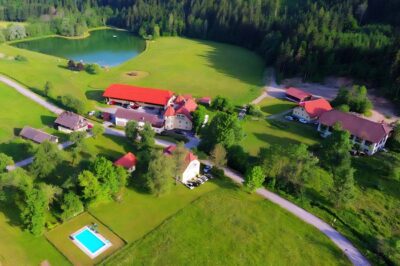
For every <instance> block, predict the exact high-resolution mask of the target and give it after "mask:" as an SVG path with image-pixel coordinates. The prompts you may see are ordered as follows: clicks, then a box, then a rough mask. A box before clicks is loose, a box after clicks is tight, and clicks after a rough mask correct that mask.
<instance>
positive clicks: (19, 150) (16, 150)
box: [0, 138, 33, 161]
mask: <svg viewBox="0 0 400 266" xmlns="http://www.w3.org/2000/svg"><path fill="white" fill-rule="evenodd" d="M32 147H33V144H32V143H30V142H29V141H26V140H23V139H21V138H16V139H13V140H11V141H9V142H6V143H0V152H1V153H5V154H7V155H8V156H11V157H12V158H13V160H14V161H19V160H23V159H26V158H27V157H29V156H31V155H32Z"/></svg>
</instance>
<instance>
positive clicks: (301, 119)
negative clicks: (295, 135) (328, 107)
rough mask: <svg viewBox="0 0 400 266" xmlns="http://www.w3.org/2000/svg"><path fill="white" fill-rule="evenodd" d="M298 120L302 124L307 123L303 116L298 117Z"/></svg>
mask: <svg viewBox="0 0 400 266" xmlns="http://www.w3.org/2000/svg"><path fill="white" fill-rule="evenodd" d="M299 122H300V123H303V124H308V121H307V120H305V119H304V118H300V119H299Z"/></svg>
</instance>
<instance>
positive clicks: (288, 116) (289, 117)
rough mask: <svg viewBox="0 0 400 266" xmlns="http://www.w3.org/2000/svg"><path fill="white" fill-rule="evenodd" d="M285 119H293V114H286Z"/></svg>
mask: <svg viewBox="0 0 400 266" xmlns="http://www.w3.org/2000/svg"><path fill="white" fill-rule="evenodd" d="M285 119H286V120H289V121H293V120H294V118H293V116H291V115H286V116H285Z"/></svg>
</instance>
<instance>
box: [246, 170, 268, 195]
mask: <svg viewBox="0 0 400 266" xmlns="http://www.w3.org/2000/svg"><path fill="white" fill-rule="evenodd" d="M264 180H265V174H264V171H263V168H262V167H261V166H254V167H252V168H251V169H250V170H249V171H248V172H247V173H246V176H245V183H244V185H245V187H246V188H247V189H248V190H249V191H250V192H253V191H255V190H256V189H257V188H260V187H262V184H263V183H264Z"/></svg>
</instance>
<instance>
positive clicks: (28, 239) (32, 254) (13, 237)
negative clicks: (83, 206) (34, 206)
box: [0, 202, 70, 266]
mask: <svg viewBox="0 0 400 266" xmlns="http://www.w3.org/2000/svg"><path fill="white" fill-rule="evenodd" d="M45 260H47V261H49V262H50V264H51V265H60V266H61V265H70V263H69V262H68V261H67V259H66V258H65V257H64V256H62V255H61V253H59V252H58V251H57V249H55V248H54V247H53V246H52V245H51V244H50V243H49V242H48V241H47V240H46V238H45V237H44V236H41V237H34V236H33V235H32V234H31V233H29V232H25V231H22V230H21V227H20V220H19V212H18V208H17V207H16V206H15V205H13V204H12V203H11V202H7V203H0V265H2V266H13V265H39V264H40V263H41V262H42V261H45Z"/></svg>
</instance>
